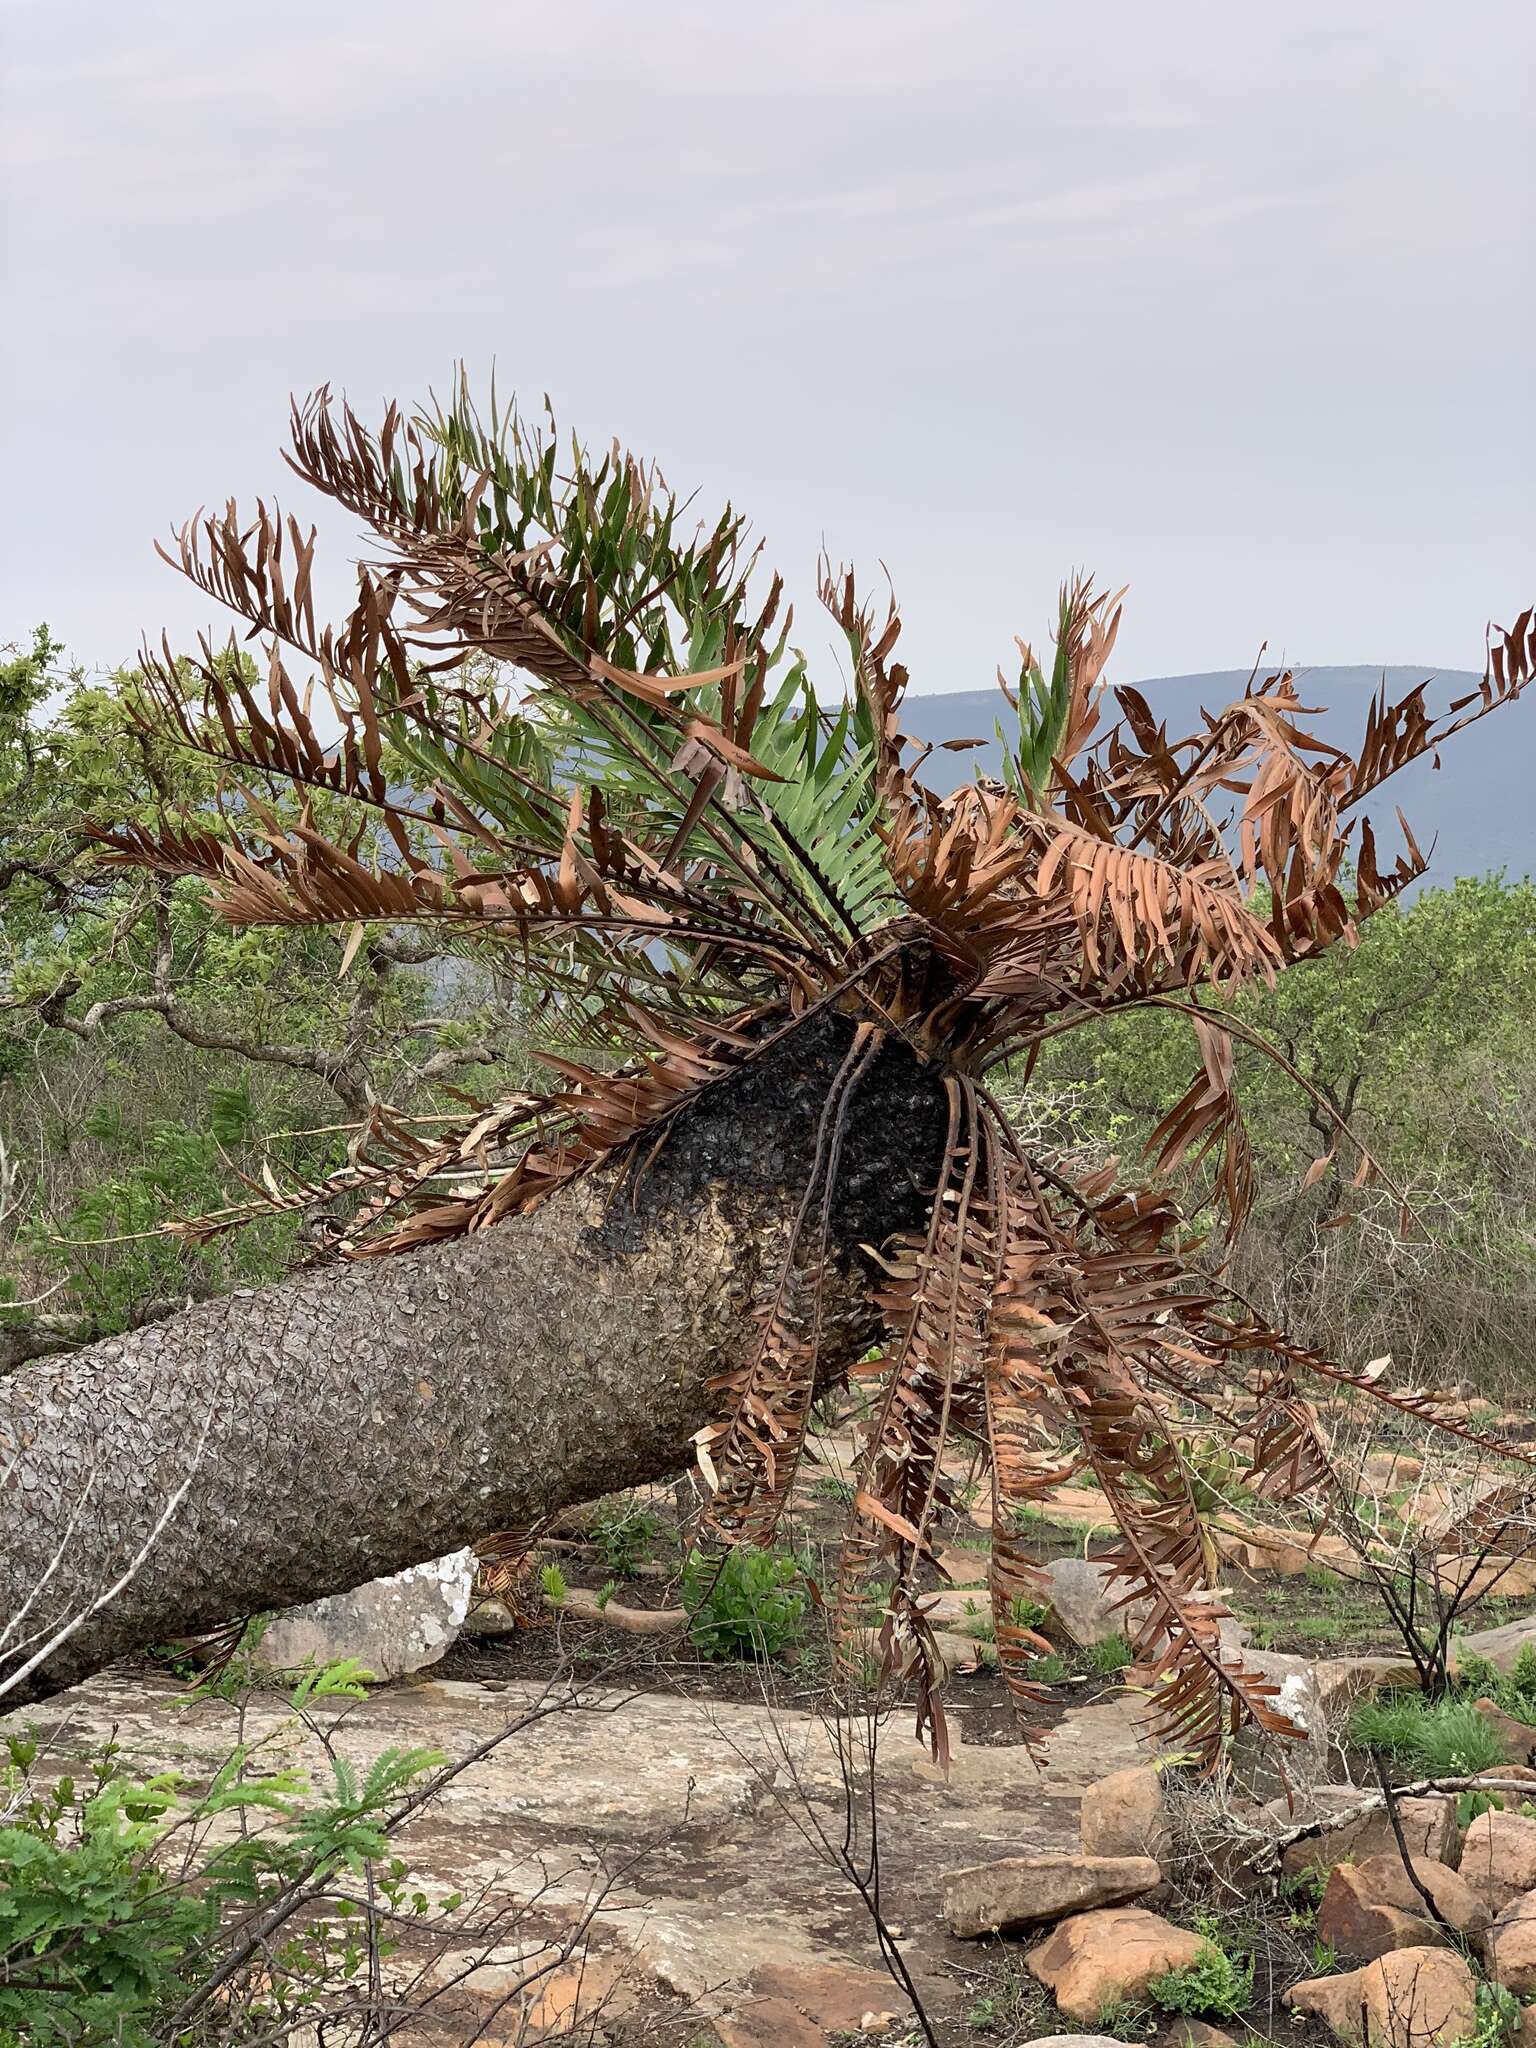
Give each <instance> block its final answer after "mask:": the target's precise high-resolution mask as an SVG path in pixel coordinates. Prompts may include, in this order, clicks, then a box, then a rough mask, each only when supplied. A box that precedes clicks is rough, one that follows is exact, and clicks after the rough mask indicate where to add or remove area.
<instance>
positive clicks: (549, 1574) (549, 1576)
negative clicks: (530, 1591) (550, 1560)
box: [539, 1564, 571, 1607]
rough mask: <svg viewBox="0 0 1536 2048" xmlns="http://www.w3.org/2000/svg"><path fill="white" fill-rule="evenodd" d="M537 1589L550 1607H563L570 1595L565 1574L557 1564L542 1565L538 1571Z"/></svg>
mask: <svg viewBox="0 0 1536 2048" xmlns="http://www.w3.org/2000/svg"><path fill="white" fill-rule="evenodd" d="M539 1589H540V1591H541V1592H542V1593H543V1595H544V1598H545V1599H546V1600H547V1601H548V1602H549V1604H550V1606H551V1607H563V1606H564V1605H565V1603H566V1601H567V1600H569V1599H570V1597H571V1589H570V1586H569V1585H568V1584H567V1582H566V1576H565V1573H564V1572H563V1571H561V1569H560V1567H559V1565H557V1564H547V1565H544V1566H543V1567H542V1568H541V1570H540V1572H539Z"/></svg>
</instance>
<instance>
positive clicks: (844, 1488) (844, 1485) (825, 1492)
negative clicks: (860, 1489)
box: [811, 1472, 857, 1508]
mask: <svg viewBox="0 0 1536 2048" xmlns="http://www.w3.org/2000/svg"><path fill="white" fill-rule="evenodd" d="M811 1491H812V1493H814V1494H815V1496H816V1498H817V1499H818V1500H824V1501H826V1502H827V1503H828V1505H829V1506H831V1507H834V1508H851V1507H852V1506H853V1497H854V1494H855V1493H856V1491H857V1488H856V1487H855V1486H854V1483H853V1481H852V1480H851V1479H839V1478H838V1476H837V1474H836V1473H835V1472H824V1473H823V1474H822V1475H821V1477H820V1478H819V1479H818V1480H817V1481H816V1484H815V1485H814V1486H813V1487H812V1488H811Z"/></svg>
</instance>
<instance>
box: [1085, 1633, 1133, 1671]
mask: <svg viewBox="0 0 1536 2048" xmlns="http://www.w3.org/2000/svg"><path fill="white" fill-rule="evenodd" d="M1087 1658H1088V1669H1089V1670H1090V1671H1091V1672H1092V1673H1093V1674H1094V1676H1095V1677H1096V1678H1113V1677H1114V1675H1115V1673H1116V1672H1117V1671H1123V1670H1124V1669H1125V1667H1126V1666H1127V1664H1129V1663H1130V1661H1131V1646H1130V1644H1129V1643H1128V1642H1127V1641H1126V1640H1125V1637H1124V1636H1107V1637H1106V1638H1105V1640H1104V1641H1103V1642H1102V1643H1095V1644H1094V1645H1093V1647H1092V1649H1091V1650H1089V1651H1088V1652H1087Z"/></svg>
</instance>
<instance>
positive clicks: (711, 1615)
mask: <svg viewBox="0 0 1536 2048" xmlns="http://www.w3.org/2000/svg"><path fill="white" fill-rule="evenodd" d="M807 1604H808V1596H807V1593H806V1590H805V1584H804V1574H803V1571H802V1569H801V1564H800V1561H799V1559H797V1558H795V1557H792V1556H791V1555H790V1554H789V1553H788V1552H787V1551H783V1550H755V1549H752V1548H750V1547H749V1546H747V1545H746V1544H738V1545H737V1546H736V1547H735V1548H734V1549H731V1550H727V1551H726V1552H725V1553H724V1555H723V1556H710V1555H707V1554H706V1553H705V1552H704V1551H702V1550H695V1551H693V1552H692V1553H691V1554H690V1555H689V1558H688V1562H687V1564H686V1565H685V1566H684V1567H683V1605H684V1607H686V1608H687V1610H688V1635H689V1638H690V1640H691V1641H692V1643H693V1644H694V1647H695V1648H696V1649H698V1650H700V1651H702V1652H703V1654H704V1655H705V1656H706V1657H745V1658H750V1659H754V1660H755V1661H757V1662H759V1663H761V1662H763V1661H765V1660H766V1659H768V1658H770V1657H777V1656H781V1655H782V1654H783V1652H784V1651H785V1650H787V1649H790V1648H791V1647H792V1646H793V1645H794V1643H795V1642H796V1641H797V1640H798V1639H799V1637H800V1635H801V1633H802V1632H803V1629H804V1626H805V1611H806V1607H807Z"/></svg>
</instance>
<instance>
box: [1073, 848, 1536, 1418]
mask: <svg viewBox="0 0 1536 2048" xmlns="http://www.w3.org/2000/svg"><path fill="white" fill-rule="evenodd" d="M1220 1002H1221V1006H1222V1007H1226V1008H1230V1010H1231V1013H1232V1015H1233V1016H1234V1017H1235V1018H1236V1019H1238V1020H1240V1021H1241V1022H1242V1023H1243V1024H1244V1025H1245V1026H1246V1027H1247V1028H1249V1029H1251V1030H1253V1031H1254V1032H1256V1033H1257V1034H1258V1035H1259V1037H1261V1038H1262V1039H1263V1041H1264V1042H1265V1043H1267V1044H1269V1045H1273V1046H1274V1047H1275V1048H1277V1049H1278V1051H1279V1053H1280V1054H1281V1055H1282V1057H1283V1059H1284V1061H1285V1062H1286V1063H1287V1066H1289V1067H1290V1068H1292V1069H1294V1070H1295V1072H1296V1073H1297V1074H1299V1075H1300V1076H1301V1077H1303V1079H1304V1082H1305V1084H1306V1085H1305V1089H1303V1088H1301V1087H1298V1086H1297V1084H1296V1082H1295V1080H1294V1079H1293V1078H1292V1075H1291V1074H1290V1073H1289V1072H1287V1071H1286V1067H1283V1066H1279V1065H1276V1064H1275V1062H1274V1061H1273V1060H1271V1059H1268V1058H1266V1057H1265V1056H1263V1054H1261V1053H1260V1052H1259V1051H1258V1050H1256V1049H1255V1048H1254V1047H1253V1046H1251V1045H1249V1046H1244V1045H1242V1044H1241V1043H1240V1044H1239V1045H1238V1046H1237V1048H1236V1054H1235V1058H1236V1070H1237V1079H1236V1088H1237V1091H1238V1093H1239V1095H1240V1097H1241V1099H1242V1103H1243V1109H1244V1116H1245V1120H1246V1123H1247V1126H1248V1130H1249V1132H1250V1134H1251V1137H1252V1141H1253V1146H1254V1154H1255V1177H1256V1181H1257V1185H1258V1188H1259V1190H1260V1193H1259V1198H1258V1201H1257V1204H1256V1207H1255V1212H1254V1216H1253V1219H1252V1221H1251V1223H1250V1226H1249V1229H1248V1231H1247V1233H1246V1235H1245V1237H1244V1240H1243V1244H1242V1246H1241V1248H1240V1251H1239V1254H1238V1257H1237V1260H1236V1264H1235V1267H1234V1273H1235V1277H1236V1278H1237V1280H1238V1283H1239V1285H1240V1286H1241V1287H1242V1289H1243V1291H1244V1292H1245V1293H1247V1294H1249V1295H1251V1296H1253V1297H1255V1298H1257V1299H1259V1300H1261V1301H1262V1302H1263V1303H1264V1305H1265V1308H1266V1312H1267V1313H1269V1314H1270V1315H1271V1316H1273V1317H1275V1318H1277V1319H1281V1320H1284V1321H1285V1322H1286V1324H1287V1325H1288V1327H1289V1328H1290V1329H1291V1330H1292V1331H1293V1333H1294V1334H1296V1335H1297V1336H1298V1337H1300V1338H1301V1339H1302V1340H1303V1341H1305V1342H1307V1343H1310V1344H1314V1345H1324V1346H1334V1345H1338V1344H1341V1343H1343V1344H1347V1345H1348V1346H1349V1347H1350V1348H1351V1349H1352V1350H1353V1351H1355V1352H1356V1353H1357V1355H1360V1356H1369V1355H1371V1354H1373V1353H1380V1352H1386V1351H1392V1352H1394V1353H1395V1354H1396V1355H1397V1357H1398V1359H1399V1361H1400V1363H1401V1364H1402V1365H1403V1367H1404V1368H1405V1370H1406V1371H1407V1372H1408V1374H1409V1375H1410V1376H1411V1377H1412V1378H1413V1379H1415V1380H1416V1381H1419V1382H1435V1383H1444V1382H1446V1381H1453V1380H1456V1379H1457V1378H1459V1377H1461V1376H1463V1375H1466V1376H1468V1377H1471V1378H1474V1379H1477V1380H1479V1381H1481V1382H1483V1383H1485V1384H1498V1383H1499V1382H1501V1381H1502V1383H1503V1384H1505V1385H1507V1386H1509V1387H1510V1388H1511V1389H1513V1388H1517V1387H1519V1386H1520V1385H1521V1383H1522V1378H1521V1376H1522V1374H1523V1372H1524V1364H1525V1352H1526V1332H1527V1330H1528V1327H1529V1318H1530V1311H1531V1306H1532V1301H1533V1296H1536V1269H1533V1253H1532V1245H1533V1242H1536V1239H1533V1223H1536V1121H1533V1115H1532V1111H1533V1109H1536V1062H1533V1060H1532V1056H1531V1050H1530V1044H1529V1032H1528V1029H1527V1028H1526V1020H1527V1019H1528V1018H1529V1016H1530V1015H1531V1013H1532V1011H1533V1009H1536V888H1533V887H1532V885H1531V884H1530V883H1529V882H1520V883H1510V882H1506V881H1505V880H1503V879H1502V878H1500V877H1497V876H1488V877H1483V878H1480V879H1471V878H1464V879H1462V880H1459V881H1457V882H1456V883H1454V884H1453V885H1452V886H1451V887H1449V888H1444V889H1425V890H1424V891H1423V892H1422V893H1420V894H1419V895H1418V896H1417V897H1416V898H1415V899H1414V900H1413V901H1412V902H1411V903H1393V904H1389V905H1386V906H1384V907H1383V908H1382V909H1381V911H1380V912H1379V913H1378V914H1377V915H1376V916H1374V917H1373V918H1371V920H1370V921H1369V923H1368V924H1367V925H1365V927H1364V928H1363V929H1362V931H1361V934H1360V939H1359V943H1358V945H1357V946H1355V947H1353V948H1349V949H1345V948H1336V949H1334V950H1333V951H1332V952H1330V953H1328V954H1326V955H1325V956H1323V957H1322V958H1321V959H1319V960H1317V961H1315V962H1313V963H1311V964H1309V965H1308V966H1307V967H1306V968H1305V970H1304V971H1301V972H1298V973H1294V974H1288V975H1284V976H1282V977H1281V978H1280V979H1279V981H1278V982H1276V983H1275V985H1274V986H1273V987H1266V986H1263V985H1259V986H1252V987H1248V988H1244V989H1241V990H1238V991H1236V992H1234V993H1233V994H1231V995H1230V996H1226V997H1223V998H1221V999H1220ZM1183 1076H1184V1059H1183V1045H1182V1043H1181V1034H1180V1031H1179V1029H1178V1020H1176V1019H1173V1018H1169V1017H1160V1016H1158V1015H1156V1014H1155V1013H1151V1014H1149V1013H1141V1014H1130V1015H1122V1016H1118V1017H1115V1018H1112V1019H1108V1020H1106V1021H1105V1022H1104V1023H1103V1024H1101V1025H1099V1026H1097V1027H1095V1028H1094V1029H1092V1030H1085V1031H1083V1032H1079V1033H1075V1034H1073V1035H1072V1036H1071V1037H1070V1038H1067V1039H1061V1040H1057V1041H1055V1042H1054V1043H1053V1044H1052V1045H1050V1046H1049V1047H1047V1048H1046V1049H1045V1051H1044V1053H1043V1055H1042V1058H1041V1060H1040V1063H1039V1065H1038V1067H1037V1069H1036V1072H1035V1076H1034V1086H1035V1094H1034V1104H1033V1113H1034V1115H1035V1117H1036V1118H1037V1120H1038V1121H1039V1122H1040V1124H1041V1129H1042V1134H1048V1135H1049V1136H1050V1137H1051V1138H1053V1139H1054V1141H1055V1142H1056V1143H1057V1144H1058V1145H1059V1146H1061V1147H1062V1148H1064V1149H1065V1150H1066V1151H1067V1152H1069V1153H1079V1154H1080V1153H1081V1152H1082V1151H1083V1149H1084V1147H1085V1146H1087V1147H1095V1146H1096V1147H1100V1148H1102V1147H1103V1146H1104V1145H1105V1143H1106V1135H1107V1139H1108V1144H1109V1146H1110V1147H1111V1148H1112V1149H1118V1150H1120V1151H1122V1152H1124V1153H1126V1154H1128V1155H1129V1154H1134V1153H1135V1152H1136V1151H1138V1150H1139V1149H1141V1148H1142V1147H1143V1146H1144V1145H1145V1144H1146V1142H1147V1140H1148V1138H1149V1137H1150V1135H1151V1133H1152V1132H1153V1131H1154V1130H1155V1129H1156V1127H1157V1125H1158V1123H1159V1122H1160V1120H1161V1119H1162V1118H1163V1117H1164V1116H1165V1115H1166V1114H1167V1112H1168V1110H1169V1109H1170V1108H1171V1106H1172V1105H1173V1103H1174V1102H1175V1101H1176V1100H1177V1098H1178V1094H1179V1091H1180V1088H1181V1087H1182V1085H1183ZM1307 1091H1312V1092H1310V1093H1309V1092H1307ZM1344 1124H1348V1126H1349V1127H1350V1128H1351V1129H1352V1130H1353V1131H1355V1132H1357V1133H1358V1134H1359V1135H1360V1137H1361V1138H1362V1139H1363V1140H1364V1141H1365V1142H1366V1144H1367V1145H1368V1146H1369V1148H1370V1151H1371V1153H1372V1155H1373V1156H1374V1157H1375V1158H1377V1159H1378V1160H1380V1162H1381V1163H1382V1166H1383V1168H1384V1170H1385V1174H1386V1176H1387V1177H1388V1178H1389V1179H1390V1181H1391V1182H1392V1183H1394V1184H1396V1185H1397V1186H1400V1187H1402V1188H1403V1189H1404V1190H1405V1191H1406V1193H1407V1194H1408V1197H1409V1203H1410V1208H1411V1215H1410V1217H1409V1219H1408V1222H1407V1225H1406V1227H1405V1226H1404V1222H1403V1219H1402V1217H1401V1215H1400V1213H1399V1212H1400V1204H1399V1202H1398V1200H1397V1198H1396V1197H1395V1196H1394V1195H1393V1193H1392V1192H1391V1189H1390V1188H1389V1187H1387V1186H1384V1185H1381V1184H1378V1185H1376V1186H1375V1187H1370V1188H1366V1189H1363V1190H1362V1189H1356V1188H1354V1187H1353V1186H1352V1185H1351V1183H1352V1181H1353V1179H1354V1175H1355V1170H1356V1160H1355V1158H1354V1157H1353V1156H1352V1155H1351V1152H1350V1148H1349V1147H1348V1145H1347V1144H1346V1143H1344V1142H1341V1139H1340V1129H1341V1126H1342V1125H1344ZM1319 1162H1321V1163H1319Z"/></svg>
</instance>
